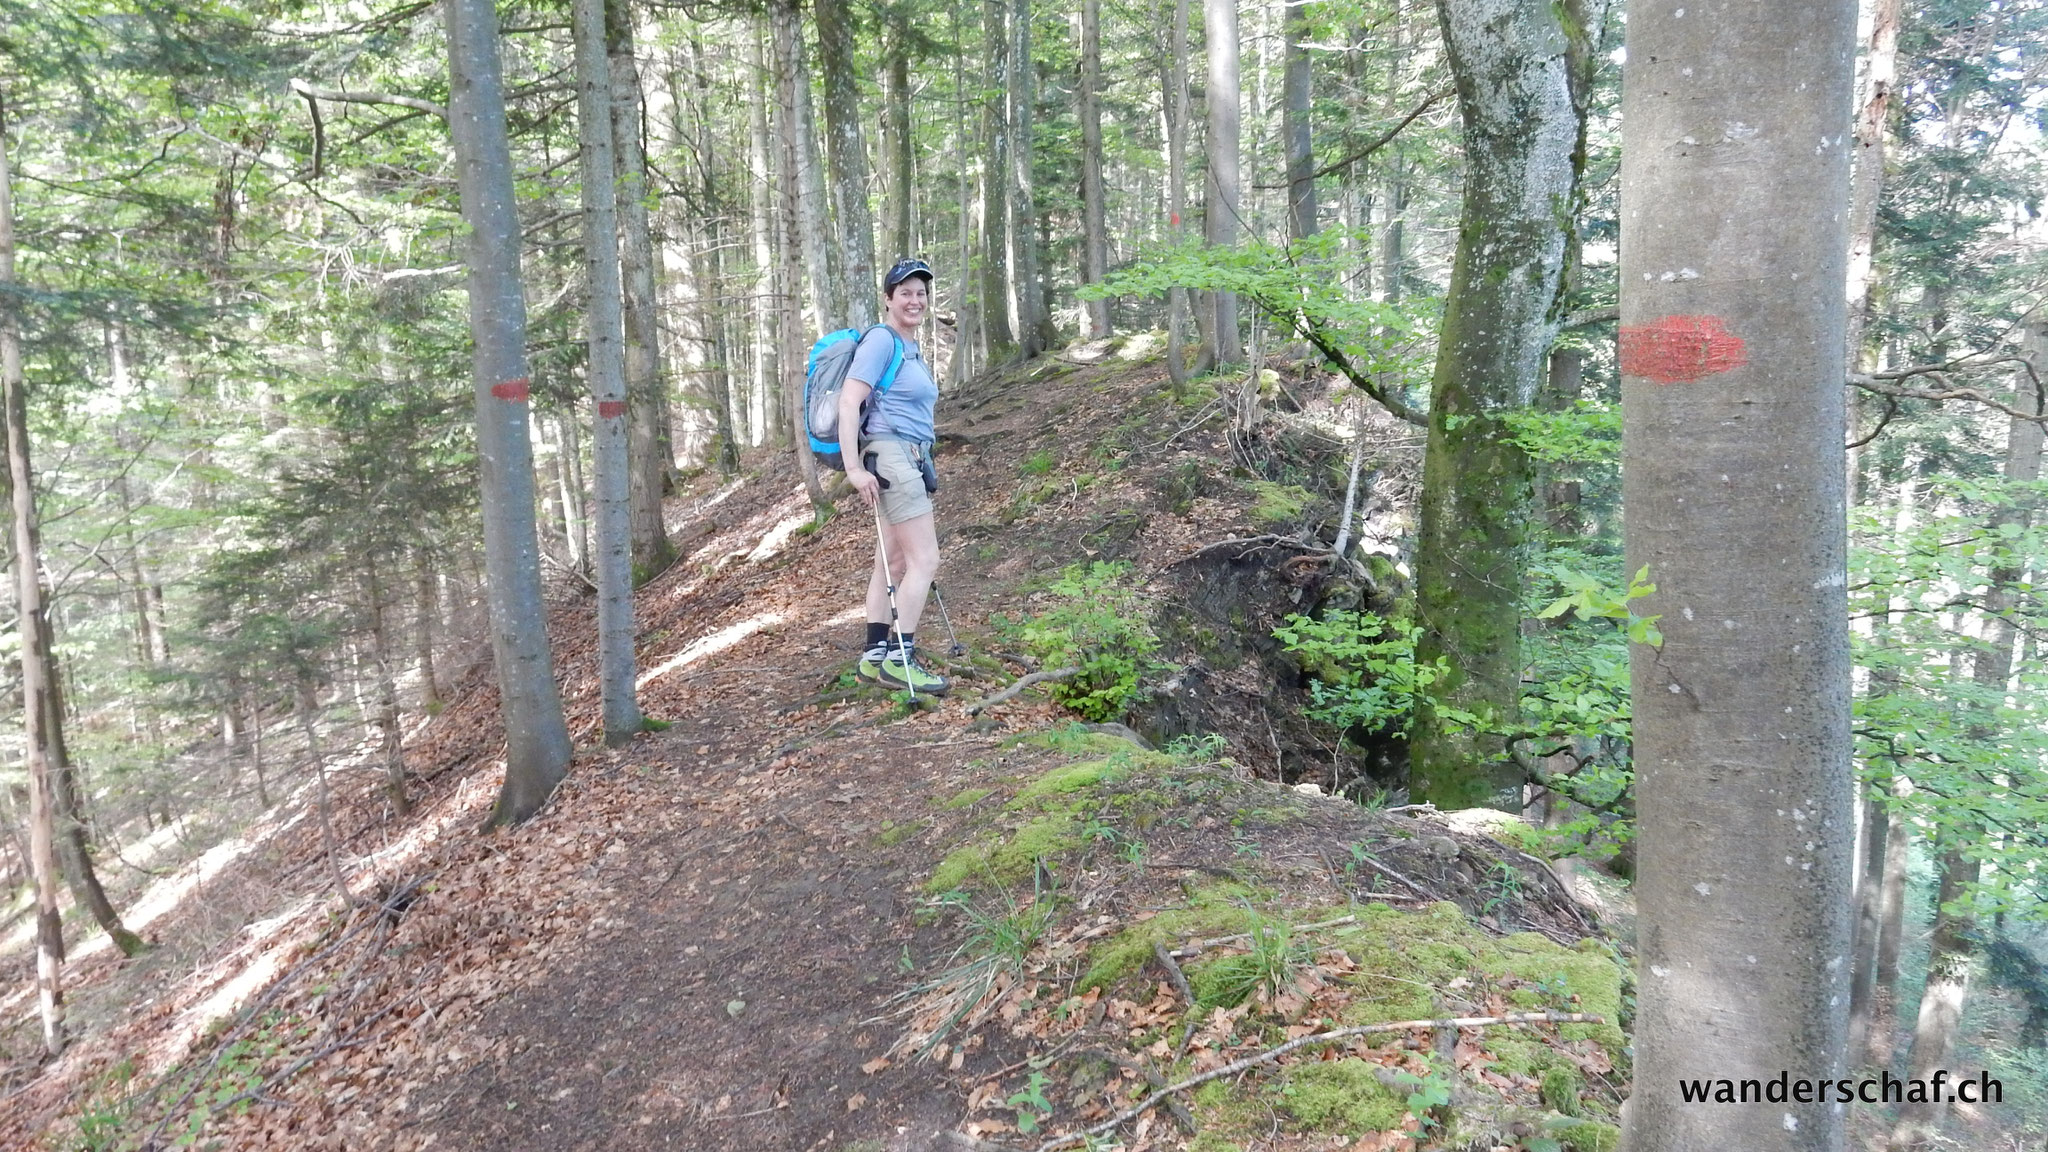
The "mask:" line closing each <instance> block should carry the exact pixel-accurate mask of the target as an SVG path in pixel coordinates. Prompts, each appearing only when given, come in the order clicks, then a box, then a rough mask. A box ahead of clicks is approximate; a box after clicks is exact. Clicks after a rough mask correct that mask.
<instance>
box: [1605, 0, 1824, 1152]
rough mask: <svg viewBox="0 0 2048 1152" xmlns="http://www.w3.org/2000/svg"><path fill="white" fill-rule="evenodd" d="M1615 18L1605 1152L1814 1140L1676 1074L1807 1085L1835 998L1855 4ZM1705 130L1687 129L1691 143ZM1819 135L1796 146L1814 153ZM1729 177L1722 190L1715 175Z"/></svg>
mask: <svg viewBox="0 0 2048 1152" xmlns="http://www.w3.org/2000/svg"><path fill="white" fill-rule="evenodd" d="M1677 13H1678V10H1677V9H1675V8H1669V7H1658V6H1648V7H1638V8H1635V9H1632V10H1631V11H1630V13H1629V27H1628V35H1629V51H1628V62H1627V65H1626V68H1627V71H1626V73H1625V75H1624V82H1623V90H1624V103H1623V112H1622V123H1623V125H1624V127H1623V145H1622V157H1623V159H1622V174H1621V219H1622V220H1623V221H1624V228H1625V234H1624V236H1623V238H1622V266H1621V286H1622V287H1621V323H1622V328H1621V338H1620V345H1621V365H1622V404H1623V412H1624V414H1625V415H1624V418H1625V430H1624V438H1623V457H1622V469H1623V500H1624V502H1625V504H1626V506H1627V508H1628V510H1629V515H1628V521H1627V528H1626V548H1627V565H1626V567H1627V570H1628V571H1631V572H1633V571H1636V570H1638V569H1640V568H1645V567H1647V569H1648V570H1649V577H1650V579H1651V580H1653V581H1655V582H1656V585H1657V591H1656V592H1655V593H1654V594H1653V595H1652V596H1651V597H1650V599H1649V602H1648V603H1647V605H1646V609H1647V611H1649V612H1654V613H1660V614H1661V619H1660V620H1659V622H1658V626H1659V628H1660V629H1661V630H1662V633H1663V643H1662V645H1661V647H1659V648H1657V649H1654V650H1653V649H1650V648H1647V647H1644V646H1640V645H1639V646H1636V647H1634V649H1633V653H1632V654H1633V657H1634V658H1633V659H1632V660H1631V698H1632V701H1633V708H1634V718H1635V726H1634V736H1635V748H1634V753H1635V764H1636V806H1637V827H1638V834H1637V845H1638V847H1637V857H1636V859H1637V877H1636V893H1637V897H1636V899H1637V906H1638V908H1639V915H1640V920H1639V929H1638V932H1639V939H1640V940H1641V952H1640V956H1639V958H1638V961H1637V967H1638V977H1637V980H1638V985H1637V987H1638V989H1639V991H1638V1009H1637V1014H1636V1033H1635V1053H1636V1066H1635V1077H1634V1083H1635V1089H1634V1092H1633V1094H1632V1095H1631V1097H1630V1099H1629V1102H1628V1104H1627V1106H1626V1107H1625V1108H1624V1110H1623V1125H1622V1128H1623V1132H1622V1140H1621V1146H1622V1147H1623V1148H1624V1149H1627V1150H1628V1152H1666V1150H1669V1152H1697V1150H1700V1149H1709V1148H1712V1149H1723V1148H1729V1149H1732V1148H1741V1149H1757V1150H1761V1149H1780V1150H1785V1152H1802V1150H1812V1152H1835V1150H1837V1149H1839V1148H1840V1147H1841V1146H1842V1138H1843V1128H1844V1116H1845V1114H1844V1112H1843V1110H1842V1109H1841V1108H1840V1106H1839V1105H1837V1104H1835V1103H1833V1102H1832V1101H1829V1102H1825V1103H1822V1102H1814V1103H1800V1102H1798V1100H1797V1099H1796V1098H1795V1099H1794V1100H1792V1101H1789V1102H1786V1103H1769V1104H1764V1103H1758V1104H1749V1105H1742V1104H1726V1103H1722V1104H1714V1103H1685V1102H1682V1101H1681V1100H1680V1097H1679V1093H1678V1091H1677V1086H1678V1084H1679V1082H1680V1080H1681V1079H1682V1078H1724V1077H1725V1078H1729V1079H1734V1080H1742V1079H1745V1078H1749V1079H1764V1080H1769V1079H1770V1078H1772V1077H1775V1076H1777V1075H1778V1074H1779V1073H1780V1072H1781V1071H1782V1070H1784V1069H1788V1068H1789V1069H1794V1072H1793V1073H1792V1074H1793V1075H1794V1076H1806V1077H1816V1078H1833V1077H1837V1076H1840V1075H1841V1074H1842V1072H1843V1044H1844V1042H1845V1040H1846V1039H1847V1028H1848V999H1849V987H1848V985H1849V976H1850V971H1849V942H1850V941H1849V932H1850V922H1849V921H1850V909H1849V899H1848V897H1849V879H1850V869H1851V856H1852V853H1853V842H1852V828H1853V823H1852V821H1853V815H1854V813H1853V811H1852V806H1853V801H1854V789H1853V774H1852V772H1851V770H1850V755H1851V747H1850V731H1849V653H1848V641H1849V637H1848V608H1847V594H1846V585H1847V581H1846V575H1845V572H1846V563H1847V550H1848V547H1847V539H1846V536H1847V532H1846V508H1845V506H1844V501H1843V485H1842V480H1843V477H1842V466H1841V455H1840V453H1841V451H1842V443H1843V432H1844V429H1843V409H1842V390H1841V389H1840V388H1837V387H1834V386H1833V382H1834V381H1837V380H1842V379H1844V378H1845V376H1844V373H1845V371H1846V364H1845V363H1844V358H1843V347H1844V344H1843V331H1844V329H1843V324H1844V311H1845V309H1844V305H1843V301H1842V297H1841V294H1840V293H1838V292H1834V291H1815V290H1814V287H1813V286H1814V285H1817V284H1818V285H1832V284H1837V283H1841V282H1842V281H1841V279H1840V277H1842V276H1843V275H1844V261H1845V257H1846V253H1847V250H1848V243H1847V242H1848V234H1847V228H1846V220H1845V216H1844V213H1845V210H1846V208H1847V195H1848V177H1849V155H1848V150H1847V149H1846V148H1845V147H1844V146H1843V142H1842V137H1843V130H1842V125H1844V124H1846V123H1847V122H1848V117H1849V105H1850V102H1851V87H1852V76H1851V64H1852V61H1853V60H1854V58H1855V44H1854V41H1855V31H1856V6H1855V4H1854V3H1853V0H1835V2H1832V3H1815V4H1804V5H1796V6H1791V7H1787V6H1785V5H1782V4H1775V3H1771V2H1769V0H1734V2H1731V3H1728V4H1725V5H1722V6H1720V7H1719V8H1717V9H1715V10H1714V12H1713V14H1712V18H1710V19H1702V18H1700V16H1701V14H1700V13H1694V14H1693V18H1691V19H1685V18H1682V17H1680V16H1679V15H1678V14H1677ZM1707 125H1712V126H1713V127H1712V128H1707V127H1706V126H1707ZM1816 141H1821V142H1822V144H1821V145H1820V146H1819V147H1816V145H1815V142H1816ZM1731 164H1738V165H1740V170H1741V172H1742V176H1741V178H1739V179H1734V178H1731V176H1730V168H1729V165H1731Z"/></svg>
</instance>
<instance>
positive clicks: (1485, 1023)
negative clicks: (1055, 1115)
mask: <svg viewBox="0 0 2048 1152" xmlns="http://www.w3.org/2000/svg"><path fill="white" fill-rule="evenodd" d="M1606 1022H1607V1020H1606V1018H1605V1017H1602V1016H1597V1015H1594V1014H1592V1013H1589V1012H1515V1013H1510V1014H1508V1015H1506V1016H1456V1017H1452V1018H1450V1019H1446V1020H1400V1021H1396V1022H1394V1023H1392V1024H1359V1025H1354V1026H1353V1027H1350V1028H1333V1029H1331V1030H1330V1031H1328V1032H1316V1033H1313V1034H1311V1035H1308V1036H1301V1037H1297V1038H1296V1039H1293V1040H1289V1041H1288V1042H1287V1043H1285V1044H1281V1045H1279V1046H1278V1047H1274V1048H1268V1049H1266V1050H1265V1051H1264V1052H1260V1053H1257V1054H1256V1055H1252V1056H1247V1057H1245V1058H1244V1059H1242V1060H1233V1061H1231V1062H1230V1063H1228V1064H1225V1065H1223V1066H1222V1067H1221V1068H1211V1069H1210V1070H1209V1071H1207V1072H1204V1073H1202V1074H1200V1075H1198V1076H1190V1077H1188V1078H1187V1079H1185V1080H1182V1081H1181V1082H1180V1083H1178V1084H1169V1085H1167V1086H1166V1087H1164V1088H1161V1089H1159V1090H1158V1091H1157V1092H1154V1093H1152V1094H1151V1095H1150V1096H1147V1097H1145V1098H1144V1099H1143V1100H1140V1101H1138V1102H1137V1103H1136V1104H1133V1105H1131V1106H1130V1107H1129V1108H1126V1109H1124V1110H1123V1111H1121V1112H1119V1113H1117V1114H1116V1115H1114V1116H1111V1117H1110V1118H1109V1119H1107V1120H1104V1121H1103V1122H1102V1123H1100V1124H1097V1125H1095V1126H1094V1127H1092V1128H1085V1129H1082V1130H1081V1131H1079V1132H1068V1133H1066V1134H1065V1135H1061V1136H1054V1137H1052V1138H1051V1139H1049V1140H1047V1141H1046V1142H1045V1143H1043V1144H1040V1145H1039V1146H1038V1147H1037V1148H1035V1149H1033V1150H1032V1152H1054V1150H1055V1149H1059V1148H1066V1147H1069V1146H1071V1145H1074V1144H1077V1143H1084V1142H1086V1141H1087V1139H1088V1137H1090V1136H1100V1135H1102V1134H1103V1133H1105V1132H1111V1131H1114V1130H1115V1129H1116V1128H1117V1127H1119V1126H1120V1125H1122V1124H1124V1123H1126V1122H1128V1121H1131V1120H1134V1119H1136V1118H1137V1117H1139V1116H1141V1115H1143V1114H1144V1113H1146V1112H1147V1111H1149V1110H1151V1109H1152V1108H1153V1107H1155V1106H1157V1105H1158V1104H1159V1102H1160V1101H1162V1100H1165V1099H1167V1098H1168V1097H1171V1096H1173V1095H1174V1094H1175V1093H1179V1092H1185V1091H1187V1090H1188V1089H1190V1088H1195V1087H1199V1086H1201V1085H1203V1084H1207V1083H1208V1082H1209V1081H1211V1080H1221V1079H1222V1078H1224V1077H1225V1076H1235V1075H1237V1074H1238V1073H1239V1072H1244V1071H1248V1070H1249V1069H1252V1068H1256V1067H1258V1066H1259V1065H1261V1064H1270V1063H1272V1062H1273V1061H1275V1060H1278V1059H1279V1058H1280V1057H1282V1056H1285V1055H1287V1054H1288V1053H1290V1052H1299V1051H1301V1050H1302V1049H1303V1048H1320V1047H1322V1046H1323V1045H1325V1044H1334V1043H1336V1042H1337V1041H1339V1040H1349V1039H1350V1038H1351V1037H1353V1036H1367V1035H1371V1034H1372V1033H1375V1032H1411V1031H1414V1030H1415V1029H1417V1028H1430V1029H1438V1028H1487V1027H1491V1026H1493V1025H1496V1024H1545V1023H1548V1024H1605V1023H1606Z"/></svg>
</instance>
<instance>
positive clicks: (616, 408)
mask: <svg viewBox="0 0 2048 1152" xmlns="http://www.w3.org/2000/svg"><path fill="white" fill-rule="evenodd" d="M597 414H598V415H599V416H601V417H603V418H604V419H606V420H610V419H612V418H614V417H617V416H624V415H625V414H626V402H625V401H624V400H600V401H598V402H597Z"/></svg>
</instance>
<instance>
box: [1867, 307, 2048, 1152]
mask: <svg viewBox="0 0 2048 1152" xmlns="http://www.w3.org/2000/svg"><path fill="white" fill-rule="evenodd" d="M2025 354H2026V358H2027V359H2028V360H2029V361H2030V364H2029V365H2028V367H2029V368H2031V369H2033V370H2034V371H2039V370H2040V369H2041V368H2044V367H2048V322H2043V321H2035V322H2033V323H2031V324H2029V325H2027V328H2026V348H2025ZM2038 397H2039V392H2038V391H2037V390H2036V388H2035V384H2034V376H2033V375H2032V374H2031V373H2030V372H2028V371H2025V370H2023V371H2021V372H2020V373H2018V375H2017V378H2016V379H2015V380H2014V387H2013V395H2012V403H2013V407H2015V408H2018V409H2020V410H2021V411H2029V410H2031V411H2032V412H2033V413H2034V414H2035V415H2037V416H2038V415H2041V414H2042V413H2043V411H2044V409H2043V407H2042V406H2041V404H2040V401H2039V399H2038ZM2041 443H2042V430H2041V425H2040V424H2038V423H2035V422H2034V421H2032V420H2024V419H2020V418H2018V417H2014V418H2012V419H2011V420H2010V421H2009V422H2008V432H2007V436H2006V455H2005V478H2006V479H2007V480H2008V481H2011V482H2013V483H2014V484H2031V483H2033V482H2034V481H2036V480H2039V479H2040V477H2041ZM2032 521H2033V517H2032V514H2031V509H2030V508H2029V507H2028V506H2027V505H2026V504H2024V503H2021V504H2018V505H2015V506H2012V507H2008V508H2005V509H2003V510H2001V511H2000V512H1999V513H1998V514H1997V515H1995V516H1993V517H1992V520H1991V523H1990V525H1989V529H1990V530H1989V532H1988V533H1987V535H1988V536H1989V537H1990V538H1992V539H1998V538H2000V537H2002V536H2004V535H2005V533H2006V532H2008V531H2010V530H2014V529H2017V530H2018V532H2019V533H2020V534H2022V535H2023V534H2024V533H2025V531H2026V529H2027V528H2028V527H2029V526H2030V525H2031V524H2032ZM2025 575H2026V572H2025V570H2024V568H2022V567H2020V566H2017V565H2012V564H2000V565H1999V566H1996V567H1994V568H1993V569H1992V570H1991V572H1990V574H1989V576H1990V578H1989V590H1988V591H1987V592H1986V593H1985V596H1984V608H1983V611H1984V616H1985V627H1984V646H1983V647H1982V648H1981V649H1979V650H1978V652H1977V655H1976V658H1975V660H1974V661H1973V662H1972V667H1971V670H1970V677H1971V679H1973V680H1975V681H1976V682H1977V684H1978V686H1980V687H1982V688H1984V689H1986V690H1987V691H1988V692H1991V693H1996V694H1998V695H2000V696H2002V695H2003V694H2004V693H2005V691H2006V688H2007V683H2008V681H2009V680H2010V679H2011V678H2012V655H2013V644H2014V642H2015V641H2016V640H2017V639H2018V632H2017V630H2016V629H2015V628H2014V626H2013V623H2012V619H2011V613H2012V609H2013V607H2014V606H2015V604H2016V603H2017V602H2018V599H2019V597H2018V594H2017V592H2016V588H2017V586H2018V585H2019V582H2020V581H2021V580H2022V579H2023V578H2024V577H2025ZM1970 736H1971V738H1972V739H1973V740H1976V741H1979V742H1985V743H1988V742H1990V741H1993V740H1996V739H1997V738H1998V730H1997V724H1996V722H1995V721H1993V720H1991V719H1989V718H1985V719H1983V720H1979V721H1977V722H1975V723H1972V724H1971V725H1970ZM1983 836H1984V829H1983V828H1982V827H1981V826H1976V827H1973V826H1972V821H1971V820H1970V818H1968V817H1964V818H1961V819H1959V821H1958V826H1957V827H1954V828H1951V829H1949V830H1948V831H1947V833H1946V836H1945V839H1946V841H1947V847H1946V850H1945V851H1944V852H1943V853H1942V858H1941V890H1940V894H1939V897H1938V900H1939V904H1938V906H1937V907H1936V909H1935V913H1934V936H1933V941H1932V953H1931V954H1930V955H1929V957H1928V961H1927V989H1926V991H1924V992H1922V993H1921V995H1920V1015H1919V1020H1918V1021H1917V1023H1916V1024H1915V1025H1914V1028H1913V1044H1912V1047H1911V1048H1910V1049H1909V1050H1908V1055H1907V1057H1906V1066H1907V1068H1908V1070H1909V1071H1908V1074H1909V1075H1910V1076H1912V1077H1913V1078H1916V1079H1920V1080H1928V1079H1931V1078H1932V1077H1933V1075H1934V1074H1935V1072H1936V1071H1938V1070H1940V1069H1944V1068H1946V1069H1948V1071H1949V1072H1950V1074H1951V1075H1950V1080H1951V1082H1953V1081H1954V1079H1955V1078H1956V1074H1957V1072H1958V1070H1957V1069H1955V1068H1951V1067H1950V1066H1949V1062H1950V1060H1951V1059H1952V1058H1953V1056H1954V1055H1955V1045H1956V1037H1957V1035H1958V1034H1959V1033H1960V1031H1961V1027H1962V1017H1963V1007H1964V1005H1965V1004H1966V1002H1967V1001H1968V998H1969V993H1970V976H1971V972H1972V969H1974V968H1975V967H1976V964H1977V946H1976V917H1975V916H1974V914H1973V913H1972V911H1971V908H1970V902H1971V901H1972V899H1973V898H1974V896H1975V893H1974V892H1973V889H1974V888H1975V887H1976V884H1977V879H1978V875H1979V872H1980V869H1981V865H1980V863H1979V857H1980V855H1982V854H1983V853H1985V852H1986V851H1987V850H1988V847H1987V846H1986V845H1984V844H1982V843H1981V841H1982V839H1983ZM1946 1111H1947V1100H1946V1098H1945V1097H1944V1096H1941V1095H1938V1094H1936V1095H1932V1096H1930V1098H1929V1099H1928V1100H1927V1101H1926V1102H1924V1103H1917V1104H1916V1103H1914V1102H1912V1101H1910V1100H1909V1101H1907V1102H1906V1103H1905V1104H1904V1105H1902V1106H1901V1107H1900V1109H1899V1118H1898V1123H1897V1124H1896V1125H1894V1126H1893V1128H1892V1134H1891V1149H1892V1152H1907V1150H1909V1149H1915V1148H1920V1147H1924V1146H1926V1145H1927V1144H1928V1143H1929V1142H1931V1141H1932V1140H1933V1139H1934V1137H1935V1135H1936V1133H1937V1132H1938V1130H1939V1129H1940V1127H1941V1121H1942V1117H1943V1115H1944V1113H1945V1112H1946Z"/></svg>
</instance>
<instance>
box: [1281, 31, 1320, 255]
mask: <svg viewBox="0 0 2048 1152" xmlns="http://www.w3.org/2000/svg"><path fill="white" fill-rule="evenodd" d="M1286 28H1287V64H1286V73H1285V75H1284V77H1283V78H1282V80H1281V85H1280V86H1281V89H1282V93H1281V104H1282V114H1281V120H1282V122H1283V127H1282V129H1281V134H1282V135H1284V136H1285V137H1286V138H1287V235H1288V238H1289V239H1292V240H1302V239H1306V238H1307V237H1310V236H1313V235H1315V234H1316V231H1317V227H1318V225H1317V224H1316V178H1315V175H1314V173H1315V170H1316V162H1315V148H1314V142H1313V137H1312V135H1311V133H1310V130H1309V106H1310V102H1311V99H1312V91H1311V84H1310V79H1311V77H1310V73H1309V59H1308V37H1309V27H1308V6H1307V5H1305V4H1290V5H1288V7H1287V20H1286Z"/></svg>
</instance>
